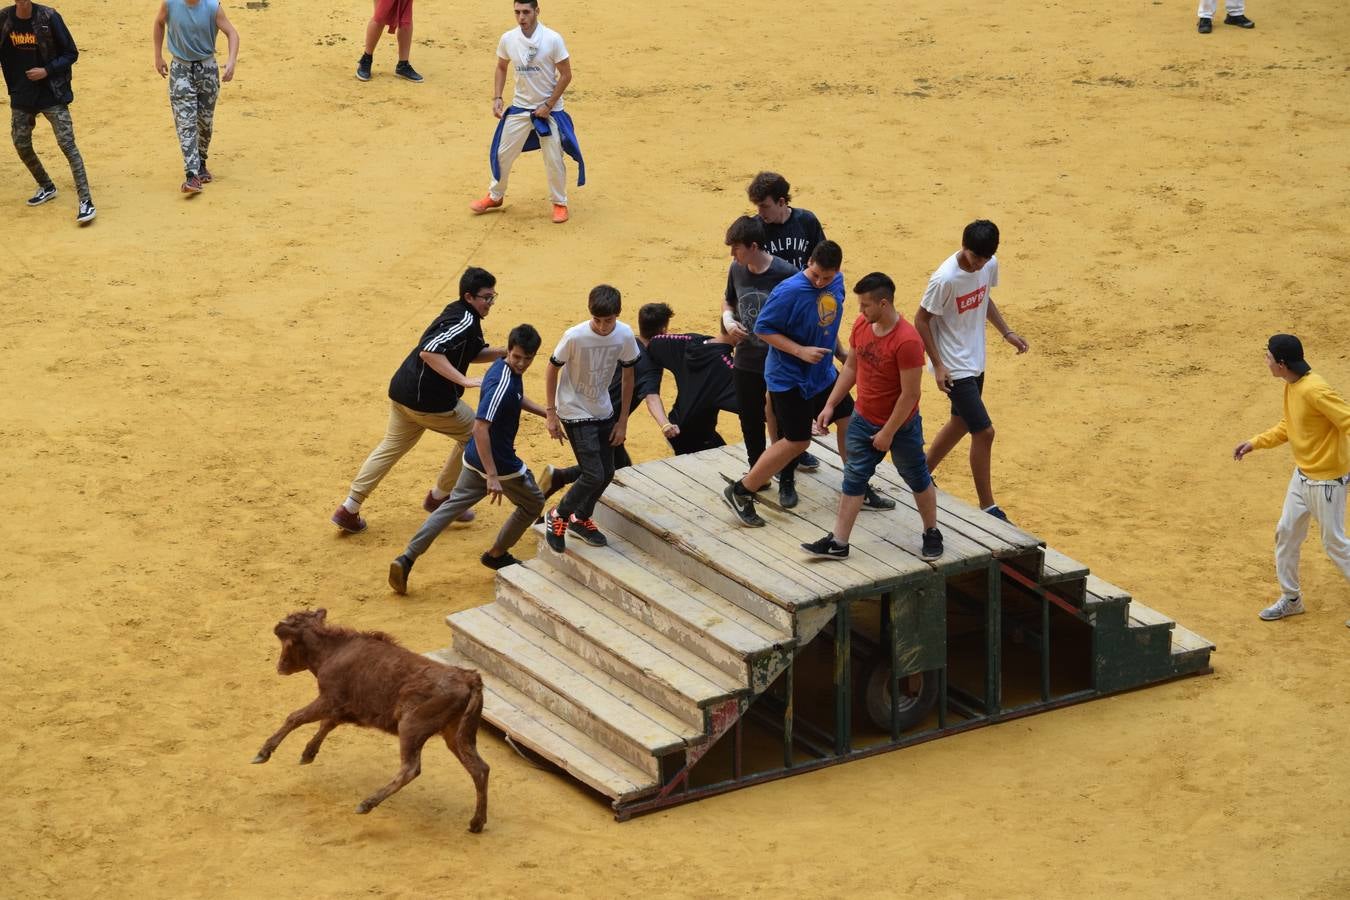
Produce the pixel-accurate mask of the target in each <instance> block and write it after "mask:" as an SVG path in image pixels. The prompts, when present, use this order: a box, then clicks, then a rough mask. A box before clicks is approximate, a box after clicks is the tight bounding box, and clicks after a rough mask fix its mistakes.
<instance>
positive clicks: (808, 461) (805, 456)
mask: <svg viewBox="0 0 1350 900" xmlns="http://www.w3.org/2000/svg"><path fill="white" fill-rule="evenodd" d="M797 468H799V469H801V470H802V471H803V472H814V471H815V470H816V469H819V468H820V460H819V459H817V458H816V457H815V456H814V455H813V454H810V453H807V452H805V451H803V452H802V455H801V456H799V457H797Z"/></svg>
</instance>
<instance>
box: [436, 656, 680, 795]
mask: <svg viewBox="0 0 1350 900" xmlns="http://www.w3.org/2000/svg"><path fill="white" fill-rule="evenodd" d="M427 656H429V657H431V658H432V659H435V660H438V661H440V662H443V663H446V664H448V665H452V666H463V667H468V668H473V665H472V661H471V660H468V659H465V658H464V657H462V656H460V655H459V654H458V653H456V652H455V651H454V650H453V649H452V648H450V647H446V648H443V649H441V650H434V651H432V652H430V653H428V654H427ZM483 718H485V719H487V720H488V721H489V722H491V723H492V724H493V725H494V726H496V727H497V728H499V729H501V730H502V731H503V732H505V733H506V734H507V735H508V736H510V737H511V739H512V740H514V741H516V742H517V743H519V744H521V745H523V746H525V747H528V748H529V749H530V750H532V751H534V752H535V753H537V754H539V756H541V757H543V758H544V759H546V760H548V761H549V762H550V763H552V764H553V765H555V766H557V767H558V768H560V769H562V770H563V771H565V772H567V773H568V774H570V775H571V776H572V777H574V778H576V779H577V780H578V781H580V782H582V783H583V784H586V785H588V786H590V787H591V788H593V789H595V790H596V791H599V792H600V793H601V794H604V795H605V796H607V797H610V798H612V799H614V800H621V801H627V800H630V799H633V798H636V797H640V796H643V795H645V794H649V793H651V792H652V791H654V790H656V789H657V788H658V787H659V784H658V782H657V780H656V779H655V778H654V777H653V776H651V775H648V774H647V773H646V772H643V771H642V770H641V769H639V768H637V767H636V766H634V765H632V764H631V763H629V762H627V761H626V760H625V759H623V757H621V756H619V755H618V754H616V753H614V752H612V751H610V750H608V749H606V748H605V746H604V745H602V744H600V743H599V742H598V741H596V740H594V739H593V738H590V737H587V736H586V735H585V734H584V733H583V732H581V731H580V730H579V729H577V728H575V727H573V726H572V725H570V724H568V723H567V722H565V721H563V720H562V719H560V718H558V717H557V716H555V715H554V714H553V713H551V712H549V711H548V710H547V709H545V708H544V707H542V706H540V705H539V704H538V703H535V702H534V701H533V700H531V699H530V698H529V697H527V696H525V695H524V694H522V693H520V692H519V691H517V690H516V689H515V688H513V687H511V686H510V685H508V684H506V683H505V682H503V681H500V680H499V679H497V678H494V677H492V676H490V675H489V676H486V677H484V679H483Z"/></svg>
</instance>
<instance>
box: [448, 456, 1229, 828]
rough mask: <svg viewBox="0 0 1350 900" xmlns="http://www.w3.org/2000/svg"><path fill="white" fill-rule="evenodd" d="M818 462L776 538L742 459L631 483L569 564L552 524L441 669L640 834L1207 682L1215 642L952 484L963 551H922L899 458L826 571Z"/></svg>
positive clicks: (663, 465)
mask: <svg viewBox="0 0 1350 900" xmlns="http://www.w3.org/2000/svg"><path fill="white" fill-rule="evenodd" d="M813 451H814V452H815V453H816V455H817V456H819V457H820V458H821V467H820V469H819V470H818V471H816V472H814V473H806V472H799V473H798V476H797V491H798V494H799V495H800V498H801V501H800V504H799V505H798V506H797V507H796V508H794V509H792V510H790V511H788V510H781V509H778V508H776V507H774V506H771V505H770V504H769V503H761V504H759V511H760V515H761V516H762V517H763V518H764V519H765V520H766V521H767V523H768V524H767V525H766V526H765V527H764V528H745V527H743V526H742V525H741V524H740V523H739V522H738V521H737V519H736V517H735V516H734V515H733V514H732V512H731V511H730V510H729V509H728V508H727V507H726V505H725V504H724V503H723V501H722V498H721V496H720V492H721V491H722V489H723V488H724V487H725V484H726V482H725V480H724V476H728V475H729V476H732V477H735V476H738V475H740V474H741V473H742V472H743V471H744V470H745V451H744V448H743V447H742V446H740V445H731V446H727V447H722V448H718V449H714V450H706V451H703V452H701V453H696V454H691V455H687V456H677V457H673V458H670V459H662V460H656V461H653V462H648V463H643V464H641V465H637V466H634V467H631V468H627V469H623V470H620V471H619V472H618V473H617V474H616V476H615V480H614V483H613V484H612V485H611V487H610V488H609V489H608V490H607V491H606V493H605V495H604V498H603V500H602V501H601V504H600V506H599V507H597V510H596V513H595V519H596V521H597V522H598V523H599V525H600V526H601V528H602V529H603V530H604V531H605V533H606V535H607V536H608V537H609V545H608V546H607V547H590V546H588V545H586V544H584V543H583V542H582V541H580V540H579V539H575V538H569V540H568V542H567V551H566V553H563V554H555V553H553V552H552V551H551V550H549V549H548V548H547V546H546V545H545V544H544V543H543V540H542V530H540V531H539V535H540V549H539V553H538V556H537V557H536V558H535V559H533V560H531V561H529V562H526V563H524V564H522V565H519V566H511V567H509V568H506V569H503V570H501V571H500V572H499V573H498V575H497V580H496V598H495V600H494V601H493V602H491V603H489V604H487V605H485V606H480V607H477V608H474V609H469V610H465V611H463V612H459V613H455V614H454V615H451V616H449V617H448V620H447V621H448V622H449V625H450V627H451V629H452V630H453V633H454V637H453V646H452V647H448V648H446V649H444V650H439V651H435V652H434V653H432V654H430V655H431V656H433V657H435V658H438V659H442V660H443V661H446V662H449V663H452V664H455V665H461V666H467V667H470V668H475V669H478V670H479V671H480V672H481V674H482V676H483V682H484V685H485V698H484V708H483V713H484V717H485V718H486V719H487V720H488V721H489V722H490V723H491V724H492V725H494V726H496V727H497V728H499V729H500V730H501V731H503V732H504V733H505V734H506V735H508V736H509V737H510V738H511V739H512V740H513V741H514V742H515V743H516V744H517V745H519V746H523V747H525V748H528V750H530V751H532V752H533V753H534V754H536V755H537V756H538V757H541V758H542V759H544V760H546V761H548V762H549V763H551V764H553V765H554V766H556V767H558V768H559V769H561V770H562V771H564V772H566V773H567V774H569V775H571V776H572V777H574V778H576V779H577V780H579V781H580V782H582V783H583V784H585V785H587V786H588V787H590V788H591V789H593V790H594V791H596V792H598V793H599V794H601V795H603V796H604V797H607V798H608V799H609V800H610V801H611V802H612V805H613V808H614V810H615V813H616V817H617V818H619V819H620V820H624V819H627V818H629V817H631V816H633V815H637V814H641V813H644V812H649V811H652V810H655V809H660V808H662V807H666V806H671V805H674V804H678V803H685V802H689V801H691V800H695V799H698V798H701V797H706V796H709V795H713V794H717V793H722V792H725V791H728V790H733V789H735V788H738V787H743V786H746V785H749V784H754V783H757V782H761V781H766V780H770V779H775V778H781V777H784V776H786V775H792V774H797V773H801V772H808V771H812V770H815V769H818V768H821V767H823V766H828V765H834V764H837V763H840V762H844V761H848V760H851V759H856V758H860V757H864V756H869V755H872V754H875V753H880V752H885V751H889V750H894V749H897V748H900V747H904V746H907V745H910V744H914V743H917V742H920V741H926V740H932V739H934V738H937V737H941V736H944V735H949V734H955V733H959V732H961V731H965V730H968V729H971V728H975V727H980V726H983V725H989V724H993V723H996V722H1001V721H1006V720H1008V719H1011V718H1015V717H1018V716H1023V715H1028V714H1030V713H1035V712H1040V711H1044V710H1048V709H1053V708H1056V707H1060V706H1064V705H1067V704H1070V703H1077V702H1081V701H1084V700H1089V699H1093V698H1097V697H1101V696H1104V695H1106V694H1111V693H1115V692H1119V691H1123V690H1129V689H1131V688H1137V687H1140V686H1143V685H1147V684H1152V683H1156V682H1161V681H1166V680H1169V679H1172V678H1176V677H1179V676H1183V675H1192V674H1200V673H1207V672H1209V671H1211V670H1210V668H1209V656H1210V652H1211V651H1212V650H1213V649H1214V646H1213V644H1211V643H1210V642H1208V641H1206V640H1205V639H1204V638H1201V637H1199V636H1198V635H1196V634H1194V633H1192V632H1190V631H1188V630H1187V629H1185V628H1183V627H1181V626H1180V625H1178V624H1176V623H1175V622H1173V621H1172V620H1170V619H1168V618H1167V617H1166V616H1165V615H1163V614H1161V613H1159V612H1155V611H1154V610H1152V609H1149V608H1148V607H1146V606H1143V605H1142V604H1140V603H1139V602H1138V601H1135V600H1133V599H1132V598H1131V597H1130V596H1129V594H1128V593H1127V592H1125V591H1124V590H1122V589H1120V588H1118V587H1115V586H1113V585H1110V584H1107V583H1106V582H1105V581H1102V580H1101V579H1099V578H1097V577H1095V576H1093V575H1092V574H1090V573H1089V572H1088V569H1087V567H1086V566H1084V565H1082V564H1080V563H1077V562H1075V561H1073V560H1071V559H1069V558H1068V557H1066V556H1064V555H1063V554H1061V553H1058V552H1056V551H1054V550H1052V549H1050V548H1049V547H1046V546H1045V543H1044V541H1042V540H1040V539H1039V538H1037V537H1036V536H1034V535H1032V534H1028V533H1027V532H1025V531H1022V530H1021V529H1019V528H1016V527H1014V526H1012V525H1009V524H1008V523H1006V522H1003V521H1001V520H999V519H996V518H994V517H992V516H990V515H988V514H986V513H984V512H981V511H980V510H979V509H977V508H975V507H972V506H970V505H969V504H966V503H964V502H962V501H960V500H957V499H956V498H954V497H951V496H949V495H947V494H944V493H941V492H939V515H938V520H939V521H938V524H939V527H940V528H941V529H942V533H943V536H944V540H945V553H944V555H943V556H942V557H941V558H940V559H938V560H935V561H933V562H926V561H924V560H922V559H920V558H919V543H920V531H921V527H920V522H919V516H918V512H917V511H916V510H915V508H914V505H913V498H912V496H911V495H910V493H909V491H908V489H907V488H906V487H905V486H904V484H903V483H902V482H901V481H900V480H899V478H898V476H897V475H896V473H895V471H894V469H893V468H890V467H889V466H888V465H883V466H882V467H881V468H880V469H878V472H877V475H876V476H875V477H874V478H873V482H872V483H873V485H874V486H875V487H877V488H878V489H879V490H881V492H882V493H884V494H886V495H887V496H889V497H891V498H892V499H894V500H896V501H897V505H896V508H895V509H894V510H890V511H864V512H863V513H862V514H861V515H860V516H859V518H858V523H857V525H856V526H855V528H854V532H853V535H852V542H851V549H852V552H851V554H850V556H849V557H848V559H846V560H817V559H812V558H810V557H808V556H807V555H806V554H805V553H804V552H803V551H802V550H801V548H800V544H801V543H802V542H804V541H812V540H815V539H816V538H818V537H820V536H821V535H822V534H823V533H824V532H825V531H828V530H829V529H830V528H831V527H832V526H833V522H834V515H835V510H836V506H837V503H838V498H839V485H840V484H841V475H842V463H841V460H840V458H839V455H838V453H837V452H836V450H835V448H834V446H833V439H832V438H831V439H830V440H829V443H828V444H827V443H825V442H824V441H818V442H817V445H816V446H815V447H813ZM764 496H766V497H776V493H769V494H766V495H764Z"/></svg>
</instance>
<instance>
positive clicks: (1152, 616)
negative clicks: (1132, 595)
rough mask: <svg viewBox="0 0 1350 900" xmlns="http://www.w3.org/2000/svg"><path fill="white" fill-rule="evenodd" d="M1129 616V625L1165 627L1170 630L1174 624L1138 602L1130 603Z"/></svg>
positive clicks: (1132, 601)
mask: <svg viewBox="0 0 1350 900" xmlns="http://www.w3.org/2000/svg"><path fill="white" fill-rule="evenodd" d="M1129 614H1130V624H1131V625H1134V624H1139V625H1166V626H1167V627H1169V628H1171V627H1172V626H1173V625H1175V624H1176V622H1173V621H1172V620H1171V619H1169V618H1167V616H1165V615H1163V614H1162V613H1160V612H1158V611H1157V610H1156V609H1151V608H1149V607H1147V606H1145V605H1144V604H1142V603H1140V602H1139V601H1138V600H1131V601H1130V610H1129Z"/></svg>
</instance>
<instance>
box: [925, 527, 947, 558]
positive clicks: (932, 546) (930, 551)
mask: <svg viewBox="0 0 1350 900" xmlns="http://www.w3.org/2000/svg"><path fill="white" fill-rule="evenodd" d="M941 555H942V532H940V531H938V530H937V529H936V528H928V529H925V530H924V533H923V549H922V550H920V551H919V557H920V558H921V559H937V558H938V557H939V556H941Z"/></svg>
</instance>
